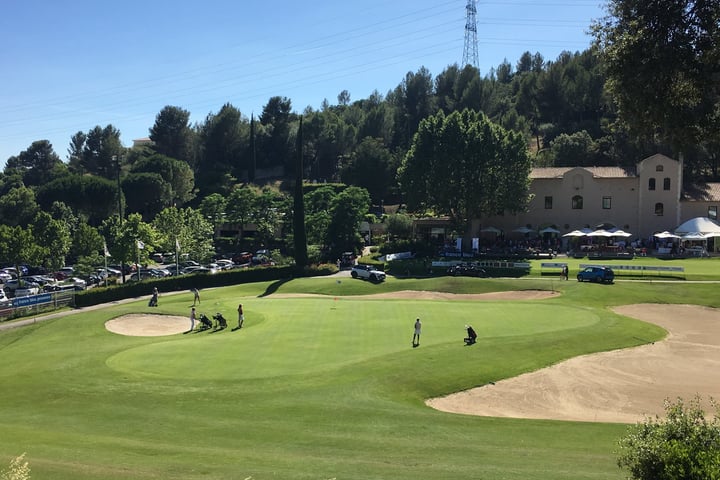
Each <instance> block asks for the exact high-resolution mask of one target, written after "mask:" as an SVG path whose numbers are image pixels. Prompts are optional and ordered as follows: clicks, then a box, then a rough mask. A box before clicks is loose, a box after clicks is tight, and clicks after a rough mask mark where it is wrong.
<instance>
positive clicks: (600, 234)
mask: <svg viewBox="0 0 720 480" xmlns="http://www.w3.org/2000/svg"><path fill="white" fill-rule="evenodd" d="M587 236H588V237H606V238H610V237H612V236H613V233H612V232H608V231H607V230H602V229H601V230H595V231H594V232H590V233H588V234H587Z"/></svg>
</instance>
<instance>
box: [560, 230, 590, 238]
mask: <svg viewBox="0 0 720 480" xmlns="http://www.w3.org/2000/svg"><path fill="white" fill-rule="evenodd" d="M585 235H587V233H585V232H581V231H580V230H573V231H572V232H568V233H566V234H565V235H563V237H584V236H585Z"/></svg>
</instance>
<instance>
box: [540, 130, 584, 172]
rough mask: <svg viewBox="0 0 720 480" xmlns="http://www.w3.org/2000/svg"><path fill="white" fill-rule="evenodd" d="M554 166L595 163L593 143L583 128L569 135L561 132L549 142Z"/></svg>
mask: <svg viewBox="0 0 720 480" xmlns="http://www.w3.org/2000/svg"><path fill="white" fill-rule="evenodd" d="M550 149H551V151H552V154H553V156H554V157H555V162H554V165H555V166H556V167H573V166H592V165H595V162H594V160H595V144H594V142H593V139H592V138H591V137H590V134H589V133H588V132H586V131H585V130H583V131H581V132H575V133H573V134H571V135H568V134H566V133H562V134H560V135H558V136H557V137H555V140H553V141H552V142H551V143H550Z"/></svg>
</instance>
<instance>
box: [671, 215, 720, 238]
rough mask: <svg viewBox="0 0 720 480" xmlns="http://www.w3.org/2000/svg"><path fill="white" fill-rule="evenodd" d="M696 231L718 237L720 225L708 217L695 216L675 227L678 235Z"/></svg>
mask: <svg viewBox="0 0 720 480" xmlns="http://www.w3.org/2000/svg"><path fill="white" fill-rule="evenodd" d="M695 232H697V233H702V234H705V235H706V236H711V237H717V236H720V225H719V224H718V223H717V222H715V221H714V220H710V219H709V218H707V217H695V218H691V219H690V220H688V221H687V222H685V223H683V224H682V225H680V226H678V227H677V228H676V229H675V234H676V235H683V234H685V233H695ZM708 234H713V235H708Z"/></svg>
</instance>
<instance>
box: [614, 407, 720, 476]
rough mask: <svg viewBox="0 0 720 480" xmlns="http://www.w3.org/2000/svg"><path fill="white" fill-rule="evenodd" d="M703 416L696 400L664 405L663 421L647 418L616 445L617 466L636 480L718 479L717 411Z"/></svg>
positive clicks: (719, 426) (719, 421)
mask: <svg viewBox="0 0 720 480" xmlns="http://www.w3.org/2000/svg"><path fill="white" fill-rule="evenodd" d="M714 406H715V415H714V416H713V418H712V419H708V418H706V416H705V413H704V412H703V410H702V408H701V406H700V399H699V397H696V398H695V399H693V400H692V401H691V402H690V404H689V405H687V406H685V404H684V403H683V401H682V399H678V400H677V402H676V403H671V402H669V401H666V402H665V412H666V418H665V419H664V420H663V419H660V418H656V419H654V420H653V419H652V418H647V419H646V420H645V421H644V422H643V423H638V424H636V425H634V426H632V427H630V428H629V429H628V433H627V435H626V436H625V437H623V438H622V439H621V440H620V442H619V455H618V466H619V467H620V468H625V469H627V470H628V471H629V472H630V474H631V475H632V478H633V479H636V480H683V479H708V480H710V479H717V478H720V411H719V410H718V408H717V405H714Z"/></svg>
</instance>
